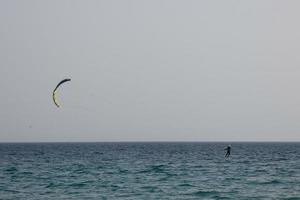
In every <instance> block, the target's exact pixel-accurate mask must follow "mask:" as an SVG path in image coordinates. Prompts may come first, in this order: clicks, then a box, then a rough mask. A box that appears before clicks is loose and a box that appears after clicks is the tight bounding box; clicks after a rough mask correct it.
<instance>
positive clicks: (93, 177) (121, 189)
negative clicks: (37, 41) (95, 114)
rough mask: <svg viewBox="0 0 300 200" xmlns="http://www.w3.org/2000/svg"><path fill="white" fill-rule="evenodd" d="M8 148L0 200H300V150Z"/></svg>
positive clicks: (2, 149) (2, 160)
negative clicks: (225, 157)
mask: <svg viewBox="0 0 300 200" xmlns="http://www.w3.org/2000/svg"><path fill="white" fill-rule="evenodd" d="M227 144H228V143H172V142H169V143H15V144H14V143H2V144H0V199H1V200H6V199H13V200H15V199H22V200H23V199H29V200H31V199H38V200H42V199H68V200H69V199H80V200H81V199H137V200H141V199H238V200H240V199H241V200H242V199H300V143H231V145H232V152H231V153H232V154H231V156H230V158H229V159H224V147H225V146H226V145H227Z"/></svg>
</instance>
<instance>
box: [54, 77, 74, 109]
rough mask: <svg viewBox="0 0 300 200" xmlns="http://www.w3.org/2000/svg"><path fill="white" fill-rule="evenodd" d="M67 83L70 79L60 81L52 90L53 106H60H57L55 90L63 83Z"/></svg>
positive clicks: (58, 105)
mask: <svg viewBox="0 0 300 200" xmlns="http://www.w3.org/2000/svg"><path fill="white" fill-rule="evenodd" d="M68 81H71V79H69V78H66V79H64V80H62V81H60V82H59V83H58V84H57V86H56V87H55V89H54V90H53V92H52V98H53V102H54V104H55V105H56V106H57V107H58V108H59V107H60V104H59V103H58V101H57V95H56V94H57V89H58V88H59V86H60V85H62V84H63V83H65V82H68Z"/></svg>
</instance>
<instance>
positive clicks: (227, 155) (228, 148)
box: [224, 145, 231, 158]
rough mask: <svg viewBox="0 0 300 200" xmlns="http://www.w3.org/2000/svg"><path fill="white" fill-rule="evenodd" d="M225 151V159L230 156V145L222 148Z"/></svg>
mask: <svg viewBox="0 0 300 200" xmlns="http://www.w3.org/2000/svg"><path fill="white" fill-rule="evenodd" d="M224 150H225V151H226V154H225V156H224V157H225V158H228V157H229V156H230V151H231V145H228V146H227V147H225V148H224Z"/></svg>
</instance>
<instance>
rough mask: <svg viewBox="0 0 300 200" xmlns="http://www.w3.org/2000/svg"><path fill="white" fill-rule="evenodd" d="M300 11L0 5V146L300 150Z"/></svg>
mask: <svg viewBox="0 0 300 200" xmlns="http://www.w3.org/2000/svg"><path fill="white" fill-rule="evenodd" d="M299 7H300V1H296V0H295V1H292V0H287V1H281V0H251V1H239V0H227V1H223V0H210V1H202V0H186V1H183V0H180V1H178V0H151V1H149V0H148V1H146V0H106V1H104V0H88V1H84V0H80V1H79V0H72V1H71V0H69V1H67V0H51V1H50V0H48V1H39V0H27V1H22V0H18V1H16V0H2V1H0V89H1V93H0V97H1V101H0V113H1V114H0V142H88V141H91V142H101V141H300V93H299V88H300V78H299V77H300V56H299V52H300V26H299V19H300V12H299ZM64 78H71V79H72V81H71V82H68V83H65V84H64V85H62V87H61V88H60V89H59V92H58V98H59V102H60V104H61V107H60V108H57V107H56V106H55V105H54V103H53V101H52V90H53V89H54V87H55V86H56V84H57V83H58V82H59V81H61V80H62V79H64Z"/></svg>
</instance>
